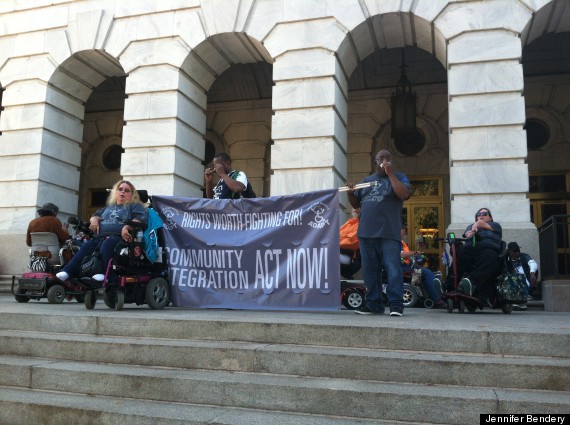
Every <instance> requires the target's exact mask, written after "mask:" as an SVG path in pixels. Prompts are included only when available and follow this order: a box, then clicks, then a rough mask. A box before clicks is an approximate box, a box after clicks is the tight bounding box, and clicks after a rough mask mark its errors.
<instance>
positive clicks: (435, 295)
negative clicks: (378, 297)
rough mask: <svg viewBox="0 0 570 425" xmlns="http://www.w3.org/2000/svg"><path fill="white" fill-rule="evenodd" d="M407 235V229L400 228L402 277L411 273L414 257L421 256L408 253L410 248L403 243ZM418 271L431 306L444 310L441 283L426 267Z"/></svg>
mask: <svg viewBox="0 0 570 425" xmlns="http://www.w3.org/2000/svg"><path fill="white" fill-rule="evenodd" d="M407 234H408V229H406V228H405V227H402V230H401V231H400V237H401V239H402V252H401V253H400V257H401V258H402V272H403V273H404V276H406V275H410V274H411V273H413V271H414V267H413V266H414V265H413V262H414V261H413V259H414V257H417V256H419V255H422V253H421V252H418V251H410V248H409V247H408V245H407V244H406V242H405V241H404V239H405V238H406V236H407ZM420 271H421V281H422V284H423V287H424V289H425V290H426V292H427V294H428V295H429V297H430V299H431V300H432V301H433V306H434V307H435V308H446V307H447V304H446V303H445V301H443V300H442V299H441V295H442V293H443V292H442V289H441V281H440V280H439V279H438V278H436V277H435V275H434V274H433V272H432V271H431V270H430V269H428V268H427V267H420ZM404 295H405V294H404Z"/></svg>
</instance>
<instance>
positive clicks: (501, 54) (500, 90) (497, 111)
mask: <svg viewBox="0 0 570 425" xmlns="http://www.w3.org/2000/svg"><path fill="white" fill-rule="evenodd" d="M521 54H522V51H521V43H520V39H519V38H518V37H517V36H516V35H515V34H513V33H512V32H508V31H504V30H494V31H487V32H485V33H481V32H474V33H465V34H462V35H459V36H458V37H455V38H453V39H451V40H450V42H449V46H448V60H449V62H448V69H449V73H448V75H449V157H450V185H451V187H450V194H451V224H450V226H449V229H448V230H449V231H455V232H456V233H457V234H462V233H463V231H464V230H465V227H466V226H467V225H468V224H469V223H472V222H473V220H474V214H475V212H476V211H477V209H479V208H481V207H487V208H490V209H491V212H492V213H493V218H494V219H495V221H498V222H499V223H501V225H502V227H503V239H504V240H505V241H507V242H509V241H511V240H516V241H518V242H519V244H520V245H522V246H524V247H525V251H526V252H528V253H529V254H531V255H532V256H533V257H534V258H536V259H538V257H539V255H538V234H537V231H536V227H535V226H534V225H533V224H532V223H531V222H530V209H529V202H528V199H527V196H526V194H527V192H528V187H529V186H528V166H527V164H526V158H527V147H526V133H525V131H524V130H523V125H524V122H525V102H524V97H523V90H524V87H523V84H524V82H523V69H522V65H521V64H520V59H521Z"/></svg>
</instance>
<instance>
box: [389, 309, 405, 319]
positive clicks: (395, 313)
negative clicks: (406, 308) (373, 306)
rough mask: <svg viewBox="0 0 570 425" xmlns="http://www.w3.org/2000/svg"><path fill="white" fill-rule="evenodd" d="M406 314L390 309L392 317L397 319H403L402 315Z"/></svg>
mask: <svg viewBox="0 0 570 425" xmlns="http://www.w3.org/2000/svg"><path fill="white" fill-rule="evenodd" d="M403 314H404V312H403V311H402V310H400V309H397V308H394V309H392V308H391V309H390V316H395V317H402V315H403Z"/></svg>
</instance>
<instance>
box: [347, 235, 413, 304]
mask: <svg viewBox="0 0 570 425" xmlns="http://www.w3.org/2000/svg"><path fill="white" fill-rule="evenodd" d="M358 240H359V242H360V257H361V261H362V275H363V277H364V284H365V285H366V289H367V292H366V306H367V307H368V308H369V309H370V311H373V312H375V313H384V300H383V299H382V283H383V282H382V265H384V270H385V271H386V276H387V279H388V282H387V283H388V284H387V286H386V296H387V297H388V306H389V307H390V310H397V311H400V312H401V311H403V310H404V281H403V277H402V267H401V263H400V251H401V249H402V243H401V242H400V241H399V240H392V239H381V238H358Z"/></svg>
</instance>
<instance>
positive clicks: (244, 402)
mask: <svg viewBox="0 0 570 425" xmlns="http://www.w3.org/2000/svg"><path fill="white" fill-rule="evenodd" d="M0 364H1V365H2V368H9V369H10V370H11V373H10V375H9V376H6V375H7V374H3V375H5V376H4V377H3V379H2V382H1V384H2V385H3V386H5V387H16V388H31V389H34V390H42V391H52V392H64V393H72V394H84V395H95V396H107V397H118V398H128V399H135V400H153V401H161V402H170V403H177V404H178V403H184V404H195V405H206V406H222V407H225V406H229V407H232V408H244V409H256V408H262V409H264V410H270V411H283V412H289V411H295V412H296V413H302V414H312V415H332V416H345V417H346V416H347V417H352V418H365V419H388V420H393V421H396V420H399V421H411V422H420V421H423V422H427V423H438V421H440V420H441V412H442V411H445V410H446V409H448V407H449V406H451V405H452V406H454V409H453V410H454V411H453V412H448V414H447V416H446V423H453V424H465V423H470V422H471V421H472V419H473V418H474V417H476V416H477V415H478V414H479V413H480V412H496V409H497V406H500V405H501V404H505V405H508V406H509V410H512V411H514V412H523V411H524V412H528V411H529V409H530V411H531V412H537V411H541V412H544V411H547V412H558V413H561V412H563V411H567V409H568V407H569V397H570V393H568V392H555V391H529V390H515V389H501V388H489V387H459V386H446V385H425V384H409V383H393V382H379V381H374V380H357V379H338V378H323V377H306V376H295V375H283V374H273V373H251V372H235V371H233V372H228V371H221V370H203V369H179V368H164V367H148V366H138V365H125V364H110V363H89V362H72V361H57V362H54V361H53V360H51V359H38V358H30V357H26V358H24V357H3V358H0ZM402 406H406V408H405V409H402Z"/></svg>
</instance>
